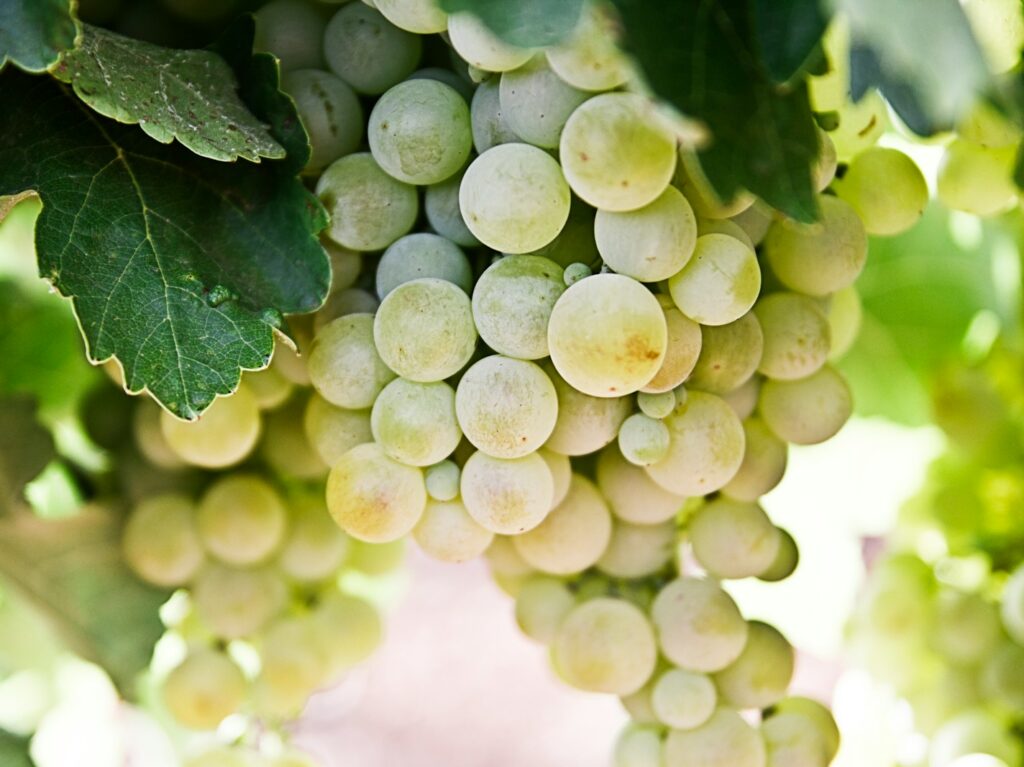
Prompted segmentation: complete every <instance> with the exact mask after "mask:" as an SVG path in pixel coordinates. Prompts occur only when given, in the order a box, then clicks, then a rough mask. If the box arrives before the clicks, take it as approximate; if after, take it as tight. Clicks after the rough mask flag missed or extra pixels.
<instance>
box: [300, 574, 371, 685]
mask: <svg viewBox="0 0 1024 767" xmlns="http://www.w3.org/2000/svg"><path fill="white" fill-rule="evenodd" d="M310 618H311V619H312V622H313V624H314V626H315V628H316V638H317V640H318V644H319V646H320V647H321V648H322V650H321V652H322V653H323V655H324V657H325V658H326V659H327V669H328V674H327V677H328V678H332V677H336V676H337V675H338V674H340V673H341V672H343V671H347V670H348V669H350V668H352V667H353V666H355V665H356V664H358V663H361V662H363V661H364V660H366V659H367V658H369V657H370V655H372V654H373V651H374V650H376V649H377V648H378V647H379V646H380V643H381V639H382V638H383V635H384V626H383V623H382V621H381V618H380V614H379V613H378V612H377V610H376V608H375V607H374V606H373V605H371V604H370V603H369V602H367V601H366V600H365V599H360V598H359V597H354V596H350V595H348V594H343V593H342V592H340V591H334V592H332V593H330V594H329V595H327V596H326V597H324V599H323V600H321V601H320V602H319V603H318V604H317V605H316V606H315V607H314V608H313V612H312V613H311V614H310Z"/></svg>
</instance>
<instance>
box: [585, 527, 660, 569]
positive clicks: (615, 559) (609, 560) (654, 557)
mask: <svg viewBox="0 0 1024 767" xmlns="http://www.w3.org/2000/svg"><path fill="white" fill-rule="evenodd" d="M676 537H677V536H676V526H675V522H674V521H672V520H668V521H667V522H663V523H661V524H654V525H634V524H630V523H629V522H621V521H616V522H615V523H614V524H613V526H612V538H611V541H610V542H609V543H608V548H606V549H605V550H604V553H603V554H602V555H601V558H600V559H599V560H597V569H598V570H600V571H602V572H604V573H607V574H608V575H610V576H612V577H613V578H642V577H644V576H645V575H653V574H654V573H656V572H658V571H659V570H661V569H662V568H663V567H664V566H665V565H666V564H668V562H669V561H670V560H671V559H672V557H673V555H674V554H675V547H676Z"/></svg>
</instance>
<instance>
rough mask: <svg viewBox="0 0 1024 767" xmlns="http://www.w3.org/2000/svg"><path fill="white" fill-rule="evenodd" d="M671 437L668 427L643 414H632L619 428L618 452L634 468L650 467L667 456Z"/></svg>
mask: <svg viewBox="0 0 1024 767" xmlns="http://www.w3.org/2000/svg"><path fill="white" fill-rule="evenodd" d="M671 440H672V437H671V434H670V433H669V430H668V427H667V426H666V425H665V424H664V423H663V422H662V421H659V420H657V419H655V418H651V417H650V416H648V415H644V414H643V413H634V414H633V415H631V416H630V417H629V418H627V419H626V420H625V421H623V422H622V426H620V427H619V440H618V445H619V451H620V452H621V453H622V455H623V457H624V458H625V459H626V460H627V461H629V462H630V463H632V464H634V465H636V466H650V465H651V464H652V463H657V462H658V461H660V460H662V459H663V458H664V457H665V456H666V455H667V454H668V449H669V445H670V443H671Z"/></svg>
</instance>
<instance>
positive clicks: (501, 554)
mask: <svg viewBox="0 0 1024 767" xmlns="http://www.w3.org/2000/svg"><path fill="white" fill-rule="evenodd" d="M512 540H513V539H512V538H509V537H506V536H503V535H496V536H494V540H493V541H492V542H491V545H490V546H489V547H488V548H487V551H486V552H484V555H485V556H486V557H487V562H488V563H489V564H490V566H491V572H492V573H493V574H494V576H495V578H496V579H498V578H508V579H519V581H520V582H522V580H523V579H525V577H526V576H529V575H532V574H533V573H534V572H535V570H534V569H533V567H531V566H530V565H529V564H528V563H527V562H526V560H525V559H523V558H522V557H521V556H519V552H518V551H517V550H516V547H515V545H514V544H513V543H512ZM498 582H499V585H500V584H501V581H500V580H499V581H498ZM513 596H514V594H513Z"/></svg>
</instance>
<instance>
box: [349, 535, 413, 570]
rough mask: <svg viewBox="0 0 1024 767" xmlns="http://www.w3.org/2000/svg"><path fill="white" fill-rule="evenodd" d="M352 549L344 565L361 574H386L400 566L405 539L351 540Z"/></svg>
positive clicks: (403, 557)
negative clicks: (368, 541) (370, 541)
mask: <svg viewBox="0 0 1024 767" xmlns="http://www.w3.org/2000/svg"><path fill="white" fill-rule="evenodd" d="M351 548H352V550H351V553H350V554H349V557H348V561H346V563H345V567H346V568H347V569H349V570H354V571H356V572H359V573H362V574H363V575H386V574H388V573H391V572H394V571H395V570H397V569H398V568H399V567H401V565H402V562H404V561H405V539H404V538H399V539H398V540H395V541H388V542H387V543H366V542H365V541H357V540H353V541H352V547H351Z"/></svg>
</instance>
